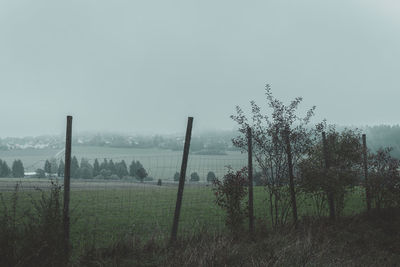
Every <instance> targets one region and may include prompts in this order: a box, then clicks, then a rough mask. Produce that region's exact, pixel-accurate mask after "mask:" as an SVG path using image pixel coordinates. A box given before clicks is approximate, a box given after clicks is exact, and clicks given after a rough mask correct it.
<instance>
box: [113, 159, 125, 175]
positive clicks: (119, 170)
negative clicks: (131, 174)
mask: <svg viewBox="0 0 400 267" xmlns="http://www.w3.org/2000/svg"><path fill="white" fill-rule="evenodd" d="M115 169H116V174H117V175H118V177H119V178H122V177H124V176H127V175H128V168H127V167H126V163H125V161H124V160H123V161H121V162H118V163H116V164H115Z"/></svg>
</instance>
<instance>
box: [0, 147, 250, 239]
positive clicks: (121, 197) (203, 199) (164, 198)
mask: <svg viewBox="0 0 400 267" xmlns="http://www.w3.org/2000/svg"><path fill="white" fill-rule="evenodd" d="M90 149H92V148H89V150H90ZM76 150H77V151H78V152H79V155H78V156H77V158H78V160H79V161H80V160H81V158H85V160H86V161H87V162H89V164H90V165H92V166H93V164H94V161H95V159H98V160H99V161H100V162H102V161H104V159H106V160H107V161H108V162H110V161H113V162H115V163H116V162H120V161H122V160H124V161H125V162H126V163H127V165H128V169H129V164H130V163H131V162H132V161H139V162H140V163H141V164H142V165H143V167H144V168H145V170H146V172H147V174H148V175H147V177H146V178H145V179H144V181H140V180H138V179H137V178H134V177H129V176H127V177H123V178H119V179H97V178H91V179H79V178H78V179H77V178H75V179H74V178H72V179H71V184H70V190H71V196H70V209H71V241H72V243H73V244H74V246H78V247H79V246H87V245H88V244H93V245H96V246H101V245H106V244H109V243H110V242H112V241H115V240H117V239H120V238H121V237H123V235H125V234H134V235H137V236H138V237H140V238H143V239H148V238H156V239H165V238H166V237H169V235H170V233H171V228H172V222H173V217H174V210H175V203H176V199H177V188H178V183H179V182H178V181H177V180H176V177H175V176H176V173H177V172H179V171H180V167H181V162H182V154H181V153H182V152H168V151H155V150H154V151H145V150H140V149H139V151H138V153H137V154H138V155H135V154H128V153H126V152H125V151H124V149H120V150H119V152H120V153H121V151H122V153H123V155H117V156H114V157H110V156H109V157H105V155H104V154H103V152H104V151H100V153H98V155H96V154H94V153H93V151H89V152H90V153H89V155H90V157H85V156H84V155H85V153H84V148H82V147H79V148H78V149H76ZM72 151H73V153H74V151H75V149H74V148H73V149H72ZM53 152H54V151H50V153H48V154H47V156H46V155H41V156H42V157H43V159H41V160H37V158H36V156H35V157H32V155H29V158H27V162H28V164H25V165H26V166H27V167H25V168H26V169H27V170H28V171H32V170H35V169H38V168H44V164H45V162H46V159H49V158H54V153H53ZM114 152H115V151H114ZM151 152H154V154H155V155H150V153H151ZM125 153H126V154H125ZM13 156H14V155H13ZM15 156H17V155H15ZM19 158H22V160H23V159H24V155H23V154H22V153H21V155H20V156H19ZM8 160H9V161H10V159H8ZM60 160H61V158H59V159H57V163H59V162H60ZM246 165H247V155H246V154H241V153H240V152H229V153H228V155H209V156H205V155H195V154H190V155H189V161H188V166H187V171H186V182H185V189H184V193H183V202H182V208H181V216H180V220H179V232H178V234H179V235H183V234H192V233H196V232H199V231H203V230H207V231H209V232H221V231H225V226H224V212H223V210H221V208H220V207H218V206H217V205H216V204H215V195H214V193H213V190H212V183H211V182H210V181H209V180H207V175H208V174H209V172H212V173H214V174H215V176H216V177H217V178H219V179H221V178H222V177H223V176H224V174H226V172H227V170H228V168H232V169H233V170H239V169H241V168H243V167H245V166H246ZM193 173H197V175H198V181H192V180H191V176H192V174H193ZM51 181H58V184H59V185H62V184H63V178H62V177H46V178H21V179H18V178H1V179H0V191H1V192H6V191H8V192H11V191H12V190H14V188H15V183H16V182H19V183H20V190H21V192H22V193H25V192H26V193H27V194H29V195H31V196H33V197H35V196H36V195H38V192H37V189H41V190H48V189H50V188H51ZM26 199H27V201H28V199H29V198H26Z"/></svg>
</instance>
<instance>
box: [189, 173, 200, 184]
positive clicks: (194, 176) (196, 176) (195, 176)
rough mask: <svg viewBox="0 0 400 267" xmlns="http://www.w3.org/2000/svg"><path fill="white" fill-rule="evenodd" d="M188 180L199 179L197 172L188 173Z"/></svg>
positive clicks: (195, 180) (196, 180) (194, 180)
mask: <svg viewBox="0 0 400 267" xmlns="http://www.w3.org/2000/svg"><path fill="white" fill-rule="evenodd" d="M190 181H191V182H198V181H200V176H199V175H198V174H197V172H192V174H190Z"/></svg>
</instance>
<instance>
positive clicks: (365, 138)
mask: <svg viewBox="0 0 400 267" xmlns="http://www.w3.org/2000/svg"><path fill="white" fill-rule="evenodd" d="M362 142H363V165H364V182H365V197H366V201H367V211H370V210H371V196H370V194H369V193H370V191H369V183H368V165H367V136H366V135H365V134H363V135H362Z"/></svg>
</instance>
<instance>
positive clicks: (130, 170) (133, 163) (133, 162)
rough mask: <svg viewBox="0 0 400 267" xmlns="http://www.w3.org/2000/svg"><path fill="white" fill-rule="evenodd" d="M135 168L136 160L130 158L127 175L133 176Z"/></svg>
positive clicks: (136, 168)
mask: <svg viewBox="0 0 400 267" xmlns="http://www.w3.org/2000/svg"><path fill="white" fill-rule="evenodd" d="M137 170H138V167H137V166H136V162H135V161H134V160H132V163H131V165H129V175H130V176H132V177H135V176H136V172H137Z"/></svg>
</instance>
